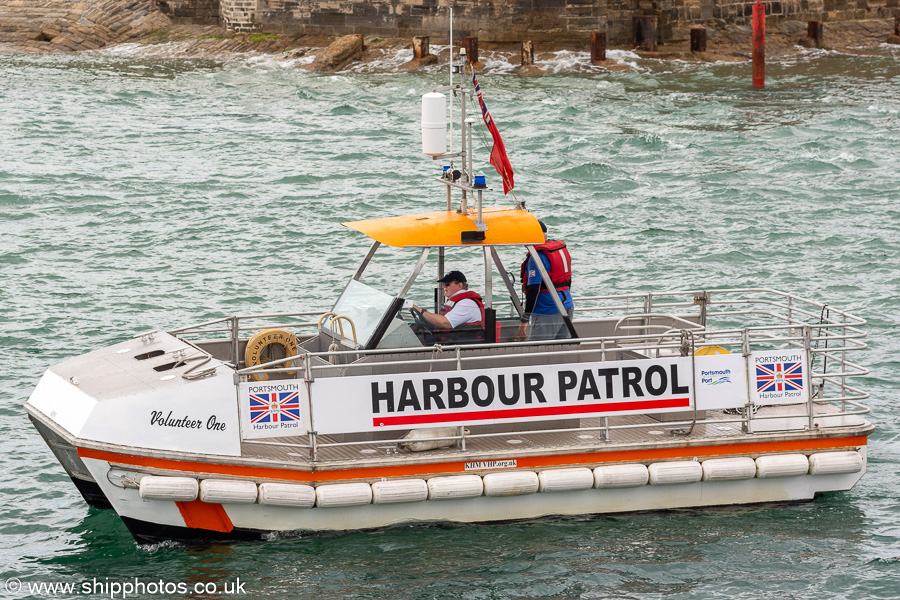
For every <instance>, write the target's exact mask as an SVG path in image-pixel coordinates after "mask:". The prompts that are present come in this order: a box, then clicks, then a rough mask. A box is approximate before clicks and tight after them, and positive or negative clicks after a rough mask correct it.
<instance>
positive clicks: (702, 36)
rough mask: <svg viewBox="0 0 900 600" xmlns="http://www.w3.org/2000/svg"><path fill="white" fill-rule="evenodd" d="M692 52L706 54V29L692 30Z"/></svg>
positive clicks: (693, 28)
mask: <svg viewBox="0 0 900 600" xmlns="http://www.w3.org/2000/svg"><path fill="white" fill-rule="evenodd" d="M691 52H706V28H705V27H692V28H691Z"/></svg>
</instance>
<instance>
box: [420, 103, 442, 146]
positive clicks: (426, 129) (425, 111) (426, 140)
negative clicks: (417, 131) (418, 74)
mask: <svg viewBox="0 0 900 600" xmlns="http://www.w3.org/2000/svg"><path fill="white" fill-rule="evenodd" d="M422 152H424V153H425V154H427V155H428V156H440V155H441V154H444V153H446V152H447V96H445V95H444V94H439V93H437V92H429V93H428V94H423V95H422Z"/></svg>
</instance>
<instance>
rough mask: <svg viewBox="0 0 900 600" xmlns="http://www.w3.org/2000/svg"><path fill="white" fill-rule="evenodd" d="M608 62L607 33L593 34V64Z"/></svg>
mask: <svg viewBox="0 0 900 600" xmlns="http://www.w3.org/2000/svg"><path fill="white" fill-rule="evenodd" d="M605 60H606V32H605V31H592V32H591V64H594V65H596V64H597V63H601V62H603V61H605Z"/></svg>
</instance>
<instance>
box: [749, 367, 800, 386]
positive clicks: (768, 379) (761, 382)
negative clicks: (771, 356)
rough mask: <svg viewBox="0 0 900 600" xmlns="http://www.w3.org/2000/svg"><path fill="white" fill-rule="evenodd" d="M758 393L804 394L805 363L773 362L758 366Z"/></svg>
mask: <svg viewBox="0 0 900 600" xmlns="http://www.w3.org/2000/svg"><path fill="white" fill-rule="evenodd" d="M756 391H757V392H758V393H761V394H762V393H767V392H792V391H797V392H802V391H803V363H800V362H772V363H768V364H758V365H756Z"/></svg>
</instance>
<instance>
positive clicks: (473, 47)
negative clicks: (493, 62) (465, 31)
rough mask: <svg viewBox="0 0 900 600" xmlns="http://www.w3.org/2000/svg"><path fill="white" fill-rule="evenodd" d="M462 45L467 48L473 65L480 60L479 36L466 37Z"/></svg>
mask: <svg viewBox="0 0 900 600" xmlns="http://www.w3.org/2000/svg"><path fill="white" fill-rule="evenodd" d="M462 47H463V48H465V49H466V56H467V57H468V58H469V62H470V63H472V64H473V65H474V64H475V63H477V62H478V38H477V37H465V38H463V41H462Z"/></svg>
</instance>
